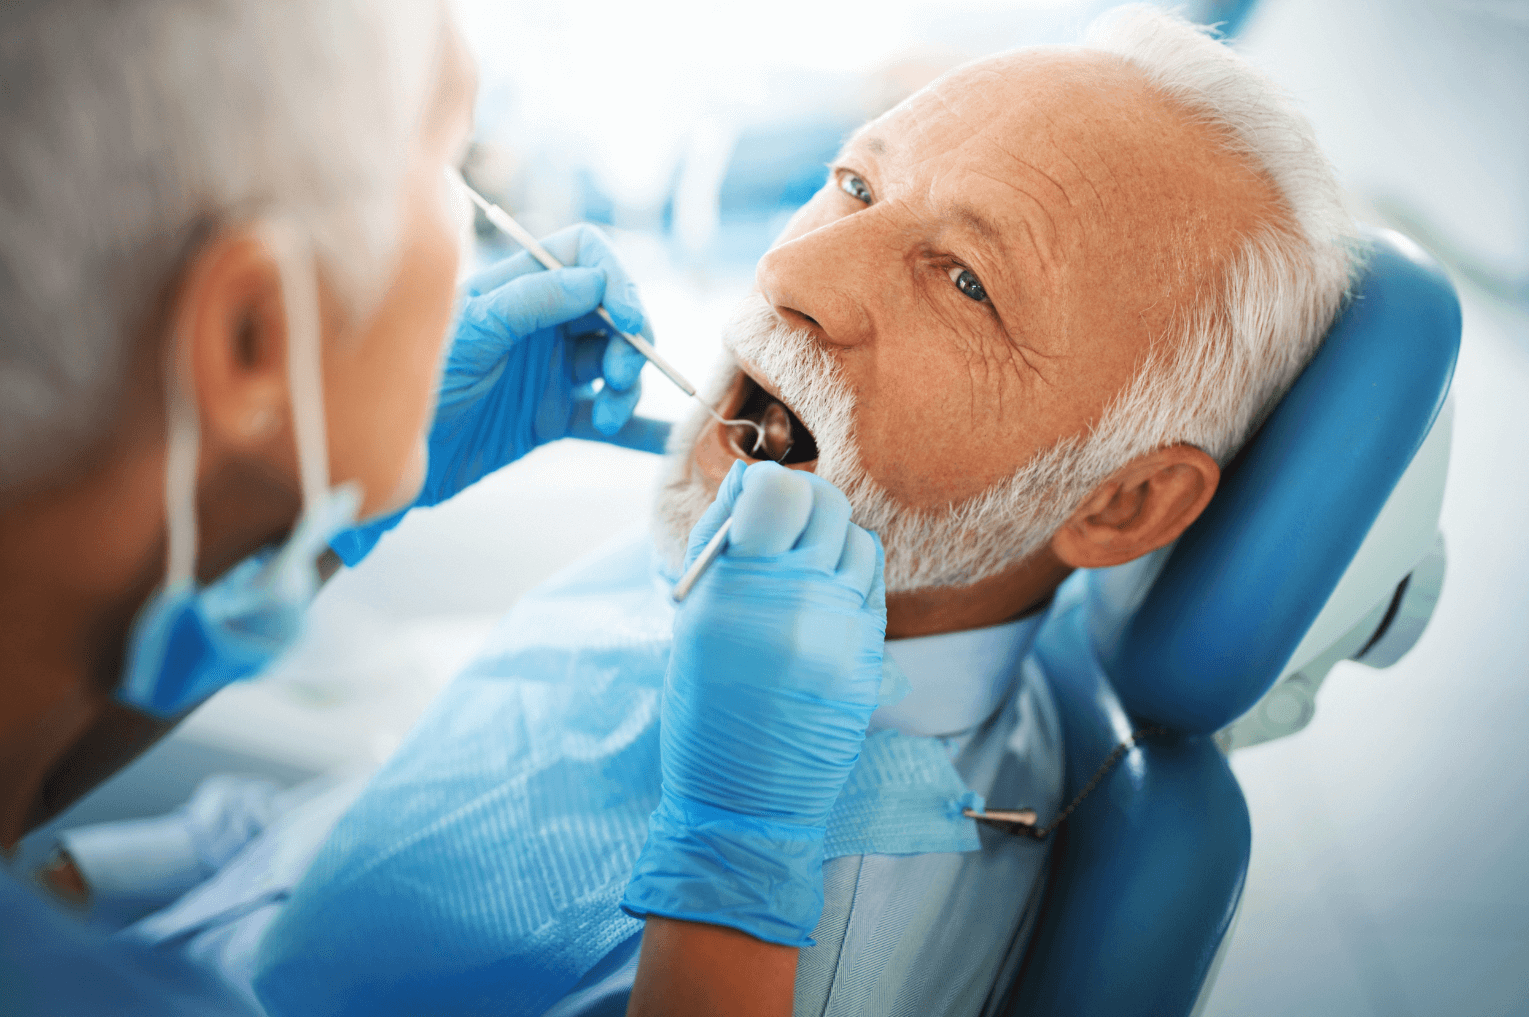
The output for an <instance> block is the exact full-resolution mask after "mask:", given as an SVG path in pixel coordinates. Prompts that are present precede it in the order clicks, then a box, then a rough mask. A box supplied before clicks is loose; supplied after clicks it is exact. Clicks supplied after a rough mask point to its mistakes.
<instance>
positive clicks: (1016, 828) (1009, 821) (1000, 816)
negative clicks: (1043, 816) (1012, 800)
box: [961, 809, 1036, 836]
mask: <svg viewBox="0 0 1529 1017" xmlns="http://www.w3.org/2000/svg"><path fill="white" fill-rule="evenodd" d="M961 815H963V816H965V817H967V818H968V819H975V820H976V821H977V822H979V823H983V824H985V825H987V826H991V827H993V828H995V829H998V830H1002V831H1003V832H1004V833H1021V834H1030V835H1031V836H1034V835H1035V820H1036V815H1035V810H1034V809H990V810H988V811H986V812H978V811H977V810H976V809H962V810H961Z"/></svg>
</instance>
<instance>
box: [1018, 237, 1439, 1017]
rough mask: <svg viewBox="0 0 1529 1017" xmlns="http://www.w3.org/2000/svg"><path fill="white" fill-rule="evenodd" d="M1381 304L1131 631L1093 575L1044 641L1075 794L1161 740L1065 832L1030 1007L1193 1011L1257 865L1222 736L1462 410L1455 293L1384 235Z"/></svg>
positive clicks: (1279, 420) (1340, 337)
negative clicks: (1106, 639) (1133, 736)
mask: <svg viewBox="0 0 1529 1017" xmlns="http://www.w3.org/2000/svg"><path fill="white" fill-rule="evenodd" d="M1369 239H1370V240H1371V242H1372V243H1373V245H1374V253H1373V256H1372V258H1371V261H1370V266H1369V270H1368V272H1367V274H1366V277H1365V279H1364V280H1363V283H1362V285H1361V288H1360V296H1359V298H1358V299H1356V300H1355V301H1354V302H1353V303H1352V304H1351V305H1350V306H1349V308H1348V309H1347V311H1346V312H1345V314H1344V315H1343V317H1342V318H1341V320H1340V321H1339V322H1338V324H1337V325H1335V326H1334V328H1333V330H1332V332H1331V333H1330V334H1329V336H1328V338H1327V341H1326V342H1325V343H1324V344H1323V346H1322V349H1321V350H1320V351H1319V352H1318V353H1317V355H1316V356H1315V357H1314V358H1313V359H1312V362H1311V364H1310V365H1308V367H1307V368H1306V370H1305V371H1304V372H1303V373H1302V375H1301V377H1300V378H1299V379H1298V380H1297V382H1296V384H1295V386H1294V387H1292V389H1291V390H1290V392H1289V393H1288V394H1287V395H1286V396H1285V398H1284V400H1283V401H1282V402H1281V404H1280V406H1279V407H1278V408H1277V409H1276V411H1275V413H1274V414H1273V415H1272V416H1271V417H1270V419H1269V420H1268V422H1267V423H1266V424H1265V426H1264V427H1263V428H1262V429H1261V430H1260V432H1259V433H1258V434H1257V435H1256V436H1255V438H1254V439H1253V440H1252V441H1251V442H1250V443H1249V445H1248V447H1247V449H1245V450H1244V453H1243V455H1241V456H1240V457H1239V459H1238V461H1237V462H1235V463H1233V464H1232V466H1231V467H1230V468H1229V469H1228V470H1227V471H1226V474H1225V476H1224V478H1223V482H1222V485H1221V488H1220V490H1219V491H1218V493H1217V495H1216V497H1215V499H1214V500H1213V501H1212V502H1211V505H1210V507H1209V509H1208V510H1207V512H1206V513H1205V515H1204V516H1203V517H1202V519H1201V520H1200V521H1199V522H1197V523H1196V524H1195V525H1194V526H1193V527H1192V528H1191V529H1190V530H1189V531H1187V532H1186V533H1185V535H1184V537H1182V538H1181V539H1180V541H1179V544H1178V546H1177V547H1176V548H1175V550H1174V552H1173V555H1172V557H1170V559H1169V560H1168V563H1167V565H1166V566H1165V567H1164V570H1163V572H1162V574H1161V575H1160V576H1159V578H1158V580H1157V581H1156V583H1154V585H1153V587H1152V589H1151V591H1150V592H1149V593H1148V595H1147V597H1146V599H1145V601H1144V602H1143V604H1142V606H1141V608H1140V609H1139V610H1138V611H1137V613H1136V615H1135V617H1134V618H1133V619H1132V621H1131V623H1130V624H1128V625H1127V627H1126V629H1125V632H1124V635H1123V636H1122V637H1121V639H1120V640H1119V641H1118V643H1117V644H1116V645H1115V646H1113V647H1108V648H1106V649H1105V651H1104V656H1103V657H1102V658H1101V656H1100V655H1099V653H1098V652H1096V648H1095V641H1094V637H1093V634H1092V633H1091V632H1090V631H1089V627H1088V621H1087V618H1088V612H1087V611H1086V610H1085V604H1084V601H1085V599H1086V598H1085V596H1084V592H1083V588H1082V585H1081V584H1083V583H1086V582H1088V581H1089V578H1090V577H1088V576H1086V575H1079V576H1075V577H1074V578H1073V579H1072V580H1069V582H1068V584H1067V585H1065V586H1064V587H1063V590H1062V591H1059V594H1058V600H1057V605H1056V609H1055V613H1054V615H1053V618H1052V619H1051V620H1050V621H1049V622H1048V624H1047V627H1046V630H1045V631H1044V632H1043V633H1042V635H1041V637H1040V639H1039V640H1038V642H1037V652H1038V653H1039V655H1040V659H1041V661H1042V663H1043V665H1044V666H1045V668H1046V671H1047V674H1048V676H1049V677H1050V679H1051V681H1052V686H1053V690H1054V692H1055V694H1056V697H1057V704H1058V708H1059V712H1060V714H1061V716H1062V724H1063V732H1064V735H1065V738H1066V745H1067V763H1066V767H1067V768H1066V774H1067V795H1068V796H1069V797H1070V796H1072V795H1074V794H1076V793H1077V792H1078V790H1080V789H1081V787H1082V786H1083V784H1084V783H1085V782H1086V781H1087V780H1088V779H1089V778H1090V777H1091V776H1092V775H1093V773H1094V771H1095V769H1096V768H1097V767H1098V765H1099V763H1100V762H1101V761H1102V760H1103V759H1104V758H1105V757H1106V756H1107V755H1108V754H1109V752H1110V750H1111V749H1112V748H1113V747H1114V746H1115V745H1117V744H1119V743H1120V742H1121V741H1122V740H1124V738H1125V737H1126V736H1127V735H1128V734H1129V733H1130V732H1131V731H1132V730H1133V729H1134V728H1138V727H1141V726H1143V725H1153V724H1155V725H1162V726H1165V727H1167V728H1169V729H1170V730H1171V731H1172V732H1175V733H1172V734H1169V735H1166V736H1158V737H1154V738H1151V739H1148V740H1147V741H1145V742H1144V743H1143V744H1142V745H1140V746H1138V747H1137V748H1135V749H1133V750H1132V751H1130V752H1129V753H1127V754H1126V756H1125V757H1124V759H1123V760H1122V761H1121V763H1120V765H1119V766H1118V767H1116V769H1115V770H1114V771H1112V772H1111V774H1110V775H1109V777H1107V778H1106V779H1105V781H1104V782H1103V783H1102V784H1101V785H1100V786H1099V788H1098V789H1097V790H1095V791H1094V792H1093V794H1092V795H1090V796H1089V798H1087V799H1086V800H1085V801H1084V803H1083V804H1082V805H1081V806H1080V807H1079V808H1078V810H1077V811H1076V812H1075V813H1073V815H1072V817H1071V818H1070V819H1068V821H1067V822H1066V823H1065V824H1063V826H1062V828H1061V829H1060V830H1059V831H1058V834H1056V836H1057V837H1058V840H1057V843H1056V844H1055V846H1054V848H1053V852H1054V854H1053V856H1052V857H1053V868H1052V873H1051V878H1050V883H1049V885H1048V887H1047V891H1046V896H1045V899H1044V901H1043V904H1042V909H1041V914H1040V916H1039V919H1038V921H1037V924H1036V928H1035V932H1034V933H1033V935H1032V938H1031V941H1030V944H1029V948H1028V952H1027V955H1026V958H1025V961H1024V964H1023V966H1022V967H1021V970H1020V973H1019V976H1018V978H1017V979H1016V981H1015V983H1014V985H1013V986H1012V987H1011V988H1010V991H1009V993H1008V997H1007V1001H1006V1008H1005V1009H1004V1010H1003V1011H1002V1012H1006V1013H1009V1014H1014V1015H1019V1014H1047V1015H1053V1017H1070V1015H1078V1017H1082V1015H1111V1017H1118V1015H1124V1014H1151V1015H1154V1017H1178V1015H1183V1014H1188V1013H1189V1012H1190V1010H1191V1009H1192V1008H1193V1006H1194V1003H1195V1000H1196V998H1197V996H1198V994H1199V991H1200V988H1201V985H1202V984H1203V982H1204V980H1205V976H1206V973H1207V972H1208V970H1209V967H1210V964H1211V961H1212V959H1213V958H1214V956H1215V953H1216V950H1217V948H1218V947H1219V945H1220V943H1221V939H1222V937H1223V936H1224V935H1225V933H1226V929H1227V926H1228V924H1229V923H1230V921H1231V917H1232V914H1233V913H1234V911H1235V910H1236V905H1237V900H1238V898H1239V897H1240V896H1241V893H1242V885H1243V879H1244V877H1245V875H1246V872H1247V859H1248V851H1249V847H1250V845H1251V838H1252V831H1251V827H1250V824H1249V820H1248V812H1247V805H1246V803H1245V802H1244V801H1243V797H1242V792H1241V790H1240V789H1239V788H1238V786H1237V782H1236V779H1235V778H1234V777H1233V776H1232V773H1231V770H1230V768H1229V767H1228V766H1227V763H1226V760H1225V758H1224V757H1223V756H1222V755H1221V753H1220V752H1219V751H1218V750H1217V748H1216V746H1215V745H1214V743H1213V742H1212V741H1211V739H1210V738H1209V736H1208V734H1207V733H1208V732H1213V731H1215V730H1217V729H1218V728H1220V727H1222V726H1223V725H1225V724H1226V723H1227V722H1228V721H1230V720H1232V719H1234V718H1236V717H1237V716H1238V715H1240V714H1241V713H1242V712H1244V711H1245V710H1246V709H1247V708H1248V707H1250V706H1252V705H1253V704H1254V703H1255V702H1256V701H1257V700H1258V699H1259V697H1261V696H1262V695H1263V693H1264V692H1266V691H1267V690H1268V688H1269V686H1270V685H1271V684H1272V683H1273V682H1274V680H1275V679H1276V678H1277V677H1278V676H1279V672H1280V670H1281V668H1282V667H1283V665H1284V663H1285V661H1286V660H1287V658H1288V657H1289V655H1290V653H1291V652H1292V651H1293V650H1294V649H1295V646H1296V644H1297V643H1298V642H1299V641H1300V639H1301V637H1302V636H1303V635H1304V634H1305V632H1306V629H1307V628H1308V627H1309V626H1310V624H1311V622H1312V620H1313V619H1314V618H1315V616H1316V614H1317V612H1318V611H1319V610H1320V609H1321V607H1322V604H1323V603H1324V602H1325V600H1326V599H1327V596H1328V594H1329V593H1331V591H1332V589H1333V588H1334V586H1335V585H1336V584H1337V581H1338V579H1339V577H1340V576H1341V575H1342V573H1343V570H1344V569H1345V568H1346V567H1347V565H1348V563H1349V561H1350V560H1351V558H1352V557H1353V555H1354V552H1355V551H1356V550H1357V549H1358V547H1359V544H1360V542H1361V541H1362V540H1363V538H1364V535H1365V533H1366V532H1367V531H1368V530H1369V527H1370V525H1371V523H1373V521H1374V519H1375V516H1376V515H1377V514H1378V513H1379V511H1380V508H1381V506H1382V505H1383V504H1384V503H1385V501H1386V499H1387V497H1388V496H1389V495H1390V493H1391V490H1392V488H1393V487H1394V486H1395V484H1396V481H1397V479H1398V478H1399V477H1400V476H1401V473H1402V471H1403V470H1404V469H1405V468H1406V466H1407V464H1408V463H1409V462H1410V461H1411V459H1412V456H1413V454H1414V453H1415V452H1416V451H1417V449H1418V447H1419V445H1420V444H1421V443H1422V441H1423V438H1424V437H1425V436H1426V435H1427V433H1428V429H1429V427H1430V426H1431V425H1432V423H1433V419H1434V416H1435V415H1436V413H1437V412H1438V409H1439V407H1440V406H1441V405H1442V403H1443V400H1444V396H1445V394H1446V392H1447V390H1448V388H1449V381H1450V377H1451V375H1452V373H1453V370H1454V363H1455V356H1456V353H1457V351H1458V349H1459V342H1460V312H1459V305H1458V303H1457V301H1456V299H1455V295H1454V290H1453V287H1451V286H1450V284H1449V282H1448V280H1447V279H1446V278H1445V277H1444V275H1443V273H1442V272H1441V271H1440V270H1439V268H1438V267H1437V265H1435V264H1434V263H1433V261H1432V260H1431V259H1430V258H1428V256H1427V255H1426V254H1424V253H1423V252H1422V251H1421V250H1419V249H1418V248H1417V247H1416V246H1415V245H1413V244H1412V243H1411V242H1410V241H1408V240H1406V239H1405V238H1403V237H1401V236H1399V235H1397V234H1395V233H1390V232H1375V233H1372V234H1370V236H1369Z"/></svg>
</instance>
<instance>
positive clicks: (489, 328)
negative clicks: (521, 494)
mask: <svg viewBox="0 0 1529 1017" xmlns="http://www.w3.org/2000/svg"><path fill="white" fill-rule="evenodd" d="M543 246H545V247H546V248H547V250H548V251H550V252H551V253H552V255H553V256H554V257H556V258H557V259H558V260H559V261H561V262H563V263H564V264H565V265H566V266H568V267H566V268H562V269H558V270H556V271H550V272H549V271H546V270H545V269H543V268H542V266H541V264H540V263H538V262H537V261H536V260H535V259H533V258H532V257H531V255H529V254H527V253H526V252H524V251H522V252H521V253H519V254H517V255H515V256H514V257H511V258H506V259H505V260H503V261H501V262H499V263H497V264H495V265H492V266H490V267H489V268H486V269H484V270H483V271H482V272H479V273H478V274H477V275H474V276H473V277H471V278H470V279H468V280H467V282H466V284H465V285H464V286H463V289H462V294H461V299H460V303H459V307H458V313H457V323H456V334H455V336H454V337H453V339H452V341H451V345H450V347H449V350H448V352H447V358H446V365H445V371H444V374H443V376H442V378H441V389H440V396H439V398H438V400H437V404H436V410H435V421H434V423H433V424H432V425H431V429H430V440H429V450H430V465H429V468H428V470H427V472H426V475H425V483H424V487H423V488H422V489H421V490H420V493H419V497H418V498H417V499H416V500H415V501H414V503H413V504H412V505H411V506H409V507H410V508H415V507H427V506H431V505H438V504H440V503H441V502H443V501H445V500H447V499H448V498H450V497H452V496H453V495H455V494H457V493H458V492H459V491H461V490H463V489H464V488H466V487H468V486H470V485H472V484H473V483H475V482H476V481H478V480H480V479H482V478H483V477H485V476H487V475H488V474H490V473H493V472H494V471H495V470H497V469H499V468H500V467H503V466H506V465H508V464H510V463H512V462H514V461H515V460H516V459H519V458H520V457H521V456H523V455H525V454H526V453H527V452H529V451H531V450H532V449H533V448H535V447H537V446H538V445H545V444H546V443H547V442H549V441H555V440H557V439H558V438H565V437H568V436H570V435H573V436H576V437H581V438H602V437H603V438H608V437H610V436H612V435H614V434H616V432H617V431H619V430H621V428H622V426H623V425H625V424H626V423H627V421H628V420H630V419H631V417H632V411H633V409H634V408H636V406H637V400H638V398H639V396H640V395H641V394H642V385H641V382H640V381H639V380H638V375H639V374H641V372H642V368H643V365H644V364H645V363H647V361H646V360H644V359H643V356H642V354H640V353H638V352H637V350H636V349H634V348H633V347H632V345H631V344H630V343H628V342H626V341H625V340H624V339H622V338H620V337H619V336H616V335H612V334H611V330H610V326H609V325H607V324H606V323H605V322H604V321H602V320H601V319H600V318H599V317H597V316H596V315H595V314H594V310H595V308H596V307H599V306H600V305H601V304H602V303H603V304H604V305H605V309H606V311H608V312H609V313H610V316H611V318H612V319H613V320H614V321H615V322H616V325H617V326H618V327H619V328H621V329H622V330H623V331H625V332H633V333H639V334H641V335H642V336H644V337H645V338H647V339H649V340H651V339H652V338H653V334H652V330H651V328H650V327H649V326H648V325H647V322H646V321H645V319H644V316H643V310H642V303H641V302H640V301H639V300H638V298H637V288H636V287H635V286H634V285H633V284H632V282H631V280H630V279H629V278H628V277H627V274H626V270H625V269H624V268H622V266H621V262H620V261H619V260H618V259H617V258H616V254H615V252H614V251H612V250H611V248H610V243H609V241H607V240H606V239H605V236H604V235H603V234H601V233H600V231H599V230H597V229H595V228H594V227H593V226H588V225H579V226H571V227H569V228H568V229H566V230H563V231H561V232H559V233H555V234H553V235H552V236H551V237H549V238H548V239H547V240H546V241H545V242H544V244H543ZM596 379H602V380H603V382H604V387H603V388H602V389H601V390H600V391H599V392H598V393H591V392H590V391H589V389H588V386H589V385H590V383H591V382H593V381H595V380H596ZM406 511H408V510H407V509H405V510H404V512H406ZM404 512H398V513H395V514H394V515H391V516H388V517H386V518H384V519H380V520H377V521H374V522H371V523H368V524H366V525H363V526H358V527H356V528H355V529H353V530H349V531H347V532H345V533H343V534H340V535H339V536H338V537H336V538H335V540H334V541H332V542H331V545H330V546H331V547H333V548H334V550H335V552H336V553H338V554H339V556H340V557H341V558H342V559H344V561H345V563H346V564H347V565H354V564H356V562H358V561H360V560H361V559H362V558H363V557H365V556H366V554H367V552H369V551H370V550H371V549H372V547H373V546H374V545H376V543H377V541H378V540H379V539H380V538H381V537H382V534H384V533H386V532H387V531H388V530H390V529H392V528H393V527H394V526H396V525H397V524H398V521H399V520H400V519H402V518H403V515H404Z"/></svg>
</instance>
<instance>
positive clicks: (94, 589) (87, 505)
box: [0, 460, 163, 848]
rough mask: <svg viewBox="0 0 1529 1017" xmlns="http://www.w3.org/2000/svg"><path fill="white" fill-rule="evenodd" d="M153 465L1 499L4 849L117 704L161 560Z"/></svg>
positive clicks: (113, 469)
mask: <svg viewBox="0 0 1529 1017" xmlns="http://www.w3.org/2000/svg"><path fill="white" fill-rule="evenodd" d="M153 473H154V464H153V462H152V461H150V462H148V463H137V462H133V461H131V460H128V461H125V462H121V463H118V464H115V465H109V466H107V467H105V468H103V469H101V470H99V471H96V472H94V473H92V474H91V475H90V476H87V477H81V478H76V479H74V480H72V481H70V482H68V483H66V484H64V485H61V486H58V487H54V488H50V489H48V490H44V491H38V492H34V493H29V494H26V495H23V496H22V497H20V498H19V499H15V500H12V501H10V502H8V503H6V504H5V505H4V506H3V507H0V683H3V684H0V846H4V847H7V848H8V847H11V846H12V845H14V844H15V842H16V841H17V840H19V839H20V838H21V836H22V835H23V834H25V833H26V832H27V830H28V828H29V827H31V826H32V825H33V824H34V817H35V815H36V812H37V805H38V802H39V801H40V800H41V799H42V797H44V795H43V790H44V786H45V785H46V784H47V783H48V782H49V781H50V779H51V777H50V775H52V774H53V773H54V770H55V767H56V766H57V764H58V763H59V761H60V760H62V759H63V758H64V757H65V756H66V754H67V753H68V752H69V751H70V749H71V748H72V747H74V746H75V745H76V744H78V743H79V741H80V740H81V739H82V738H83V737H85V735H86V733H87V732H88V731H90V730H91V729H92V728H93V727H94V726H95V725H96V724H97V723H98V722H99V720H100V718H101V716H102V714H103V711H104V710H105V709H106V708H107V706H108V704H109V702H110V699H109V695H108V690H109V688H110V685H111V682H112V680H113V678H114V676H115V674H116V672H117V667H118V661H120V658H121V653H122V649H123V647H124V646H125V644H126V640H127V631H128V628H129V626H130V625H131V622H132V618H133V615H134V613H135V612H136V610H137V608H138V605H139V604H141V603H142V602H143V600H144V599H145V598H147V596H148V595H149V593H150V591H152V590H153V588H154V584H155V583H156V582H157V581H158V576H159V573H160V571H161V569H162V567H163V566H162V562H163V550H162V547H163V545H162V543H161V540H160V527H161V523H160V518H161V510H160V508H159V502H160V498H161V495H160V492H159V490H158V485H157V484H155V483H154V480H153ZM139 474H144V475H146V477H147V481H146V482H136V478H137V476H138V475H139ZM108 493H109V494H110V495H111V496H110V497H107V496H106V495H107V494H108Z"/></svg>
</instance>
